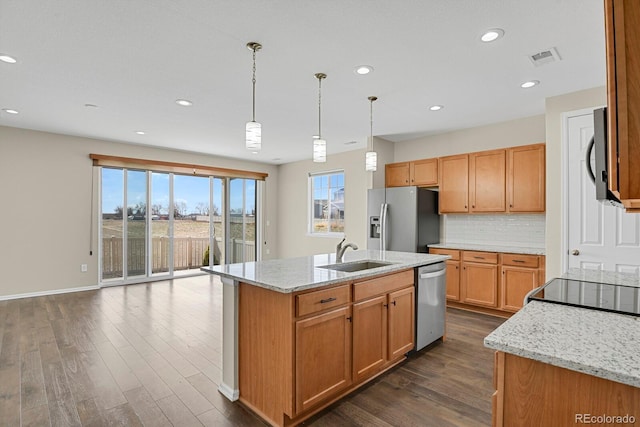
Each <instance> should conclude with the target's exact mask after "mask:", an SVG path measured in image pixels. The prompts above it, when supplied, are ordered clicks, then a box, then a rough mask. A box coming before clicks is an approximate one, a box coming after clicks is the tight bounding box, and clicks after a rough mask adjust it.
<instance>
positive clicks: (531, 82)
mask: <svg viewBox="0 0 640 427" xmlns="http://www.w3.org/2000/svg"><path fill="white" fill-rule="evenodd" d="M539 84H540V82H539V81H538V80H529V81H528V82H524V83H522V84H521V85H520V87H521V88H524V89H528V88H530V87H534V86H537V85H539Z"/></svg>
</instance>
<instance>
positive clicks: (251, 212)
mask: <svg viewBox="0 0 640 427" xmlns="http://www.w3.org/2000/svg"><path fill="white" fill-rule="evenodd" d="M101 176H102V179H101V200H100V203H101V212H102V214H101V217H100V235H101V243H102V244H101V249H100V250H101V254H100V260H101V261H100V262H101V279H100V281H101V283H104V284H120V283H127V282H140V281H144V280H145V279H147V278H150V277H154V278H165V277H166V278H171V277H176V276H183V275H187V274H194V273H199V272H200V270H199V269H200V267H202V266H206V265H217V264H223V263H232V262H242V261H253V260H255V259H256V181H255V180H252V179H230V178H218V177H202V176H191V175H179V174H172V173H160V172H151V171H141V170H130V169H118V168H107V167H104V168H102V174H101ZM227 254H228V255H227Z"/></svg>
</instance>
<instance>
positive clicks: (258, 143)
mask: <svg viewBox="0 0 640 427" xmlns="http://www.w3.org/2000/svg"><path fill="white" fill-rule="evenodd" d="M247 48H248V49H249V50H251V51H253V78H252V79H251V82H252V83H253V115H252V118H251V121H250V122H247V127H246V147H247V150H251V151H260V149H261V148H262V125H261V124H260V123H258V122H256V52H257V51H259V50H260V49H262V45H261V44H260V43H257V42H249V43H247Z"/></svg>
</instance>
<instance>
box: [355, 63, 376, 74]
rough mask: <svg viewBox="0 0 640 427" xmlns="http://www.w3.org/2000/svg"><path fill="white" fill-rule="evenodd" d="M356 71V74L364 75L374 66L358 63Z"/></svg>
mask: <svg viewBox="0 0 640 427" xmlns="http://www.w3.org/2000/svg"><path fill="white" fill-rule="evenodd" d="M354 71H355V73H356V74H360V75H361V76H363V75H365V74H369V73H370V72H372V71H373V67H372V66H371V65H358V66H357V67H356V68H355V70H354Z"/></svg>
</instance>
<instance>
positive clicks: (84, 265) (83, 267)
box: [80, 264, 87, 273]
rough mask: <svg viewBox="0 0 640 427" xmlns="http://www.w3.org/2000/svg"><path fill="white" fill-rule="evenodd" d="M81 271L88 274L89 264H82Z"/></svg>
mask: <svg viewBox="0 0 640 427" xmlns="http://www.w3.org/2000/svg"><path fill="white" fill-rule="evenodd" d="M80 271H81V272H83V273H86V272H87V264H80Z"/></svg>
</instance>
